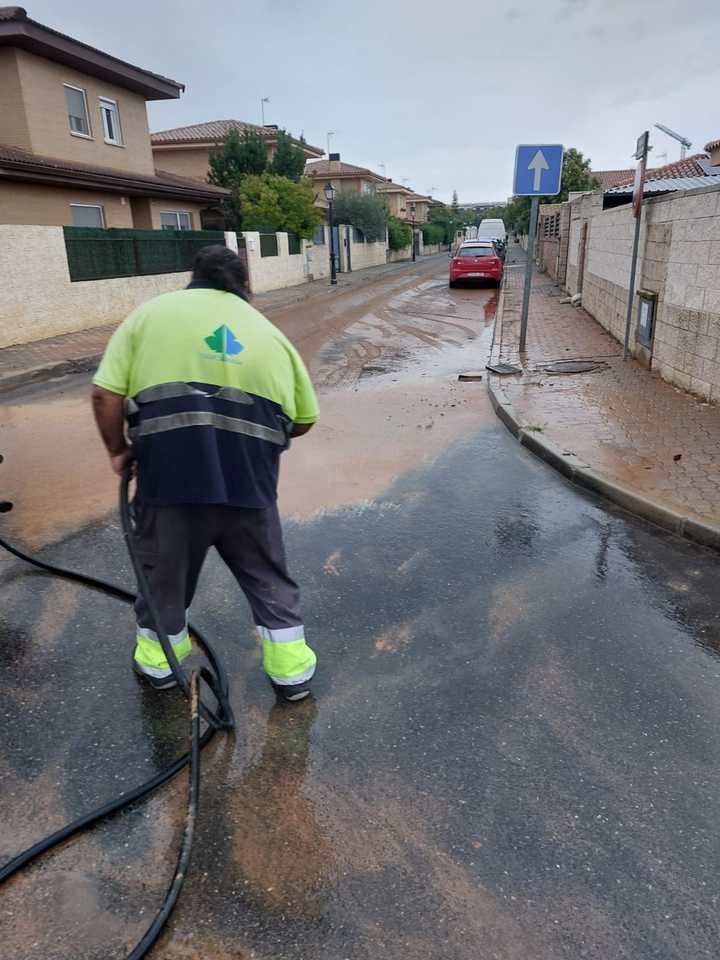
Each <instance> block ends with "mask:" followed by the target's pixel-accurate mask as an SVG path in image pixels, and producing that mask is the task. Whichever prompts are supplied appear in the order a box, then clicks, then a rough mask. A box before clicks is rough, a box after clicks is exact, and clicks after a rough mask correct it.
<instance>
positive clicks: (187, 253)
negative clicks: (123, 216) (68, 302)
mask: <svg viewBox="0 0 720 960" xmlns="http://www.w3.org/2000/svg"><path fill="white" fill-rule="evenodd" d="M63 231H64V234H65V250H66V253H67V261H68V269H69V271H70V279H71V280H72V281H76V280H108V279H110V278H111V277H138V276H147V275H149V274H158V273H184V272H185V271H187V270H190V269H191V268H192V264H193V260H194V259H195V255H196V253H197V252H198V250H200V249H201V248H202V247H206V246H208V244H212V243H221V244H224V242H225V238H224V235H223V233H222V231H219V230H118V229H112V228H111V229H109V230H105V229H101V228H99V227H63Z"/></svg>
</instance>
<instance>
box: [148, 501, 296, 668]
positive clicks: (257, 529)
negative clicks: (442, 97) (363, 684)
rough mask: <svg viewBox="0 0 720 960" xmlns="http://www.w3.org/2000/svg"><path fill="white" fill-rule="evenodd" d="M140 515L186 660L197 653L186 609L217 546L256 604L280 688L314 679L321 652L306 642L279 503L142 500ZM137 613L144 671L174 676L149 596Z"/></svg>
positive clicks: (160, 606) (151, 574)
mask: <svg viewBox="0 0 720 960" xmlns="http://www.w3.org/2000/svg"><path fill="white" fill-rule="evenodd" d="M134 511H135V521H136V526H135V535H134V544H135V549H136V551H137V554H138V557H139V558H140V560H141V562H142V565H143V568H144V570H145V573H146V576H147V578H148V582H149V584H150V590H151V592H152V596H153V599H154V601H155V604H156V606H157V610H158V615H159V616H160V618H161V621H162V627H163V629H164V630H165V632H166V633H167V634H168V636H169V637H170V640H171V642H172V644H173V649H174V651H175V653H176V656H177V657H178V659H179V660H182V659H184V658H185V657H186V656H187V654H188V653H189V652H190V640H189V637H188V636H187V610H188V608H189V606H190V604H191V602H192V599H193V596H194V595H195V589H196V587H197V582H198V577H199V576H200V571H201V569H202V566H203V563H204V561H205V557H206V556H207V553H208V550H209V549H210V547H215V548H216V549H217V551H218V553H219V554H220V556H221V558H222V559H223V560H224V562H225V563H226V564H227V566H228V567H229V568H230V570H231V572H232V574H233V575H234V577H235V579H236V580H237V582H238V584H239V585H240V588H241V589H242V591H243V593H244V594H245V596H246V598H247V600H248V602H249V604H250V607H251V610H252V613H253V617H254V620H255V624H256V627H257V629H258V633H259V635H260V638H261V640H262V643H263V655H264V656H263V660H264V666H265V670H266V672H267V673H268V675H269V676H270V678H271V679H272V680H273V681H275V682H276V683H279V684H295V683H301V682H304V681H306V680H309V678H310V677H311V676H312V674H313V672H314V668H315V654H314V653H313V652H312V650H310V648H309V647H308V646H307V645H306V643H305V636H304V630H303V624H302V615H301V610H300V591H299V589H298V586H297V584H296V583H295V581H294V580H293V579H292V578H291V577H290V575H289V574H288V572H287V566H286V560H285V548H284V545H283V537H282V528H281V525H280V517H279V515H278V510H277V506H272V507H268V508H266V509H262V510H257V509H249V508H243V507H229V506H218V505H202V504H188V505H180V506H168V507H155V506H149V505H147V504H143V503H142V502H138V500H136V501H135V504H134ZM135 613H136V615H137V623H138V631H137V643H136V648H135V661H136V664H137V666H138V667H139V668H140V669H141V670H142V671H143V672H145V673H147V674H149V675H151V676H154V677H164V676H167V675H168V674H169V672H170V670H169V665H168V663H167V660H166V659H165V656H164V654H163V653H162V648H161V647H160V644H159V642H158V640H157V636H156V634H155V633H154V631H153V629H152V625H151V622H150V619H149V616H148V610H147V607H146V605H145V603H144V602H143V600H142V598H138V600H137V602H136V604H135Z"/></svg>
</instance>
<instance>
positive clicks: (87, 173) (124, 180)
mask: <svg viewBox="0 0 720 960" xmlns="http://www.w3.org/2000/svg"><path fill="white" fill-rule="evenodd" d="M0 170H3V171H8V170H10V171H13V172H16V173H19V174H21V173H23V172H25V173H28V174H30V173H38V172H39V173H47V174H48V175H50V176H52V175H53V174H55V175H57V176H58V177H62V176H66V177H72V178H74V179H82V178H83V177H87V178H89V179H93V180H95V181H97V182H98V183H99V184H100V186H101V187H102V184H101V181H105V182H106V183H107V184H108V185H109V186H112V187H114V188H118V187H123V188H127V189H128V190H129V191H132V189H133V187H134V188H136V189H138V190H143V191H144V192H148V191H150V190H152V189H153V188H157V190H158V193H164V194H167V193H169V192H171V190H172V189H173V188H176V189H177V190H178V192H179V193H181V194H184V195H188V193H195V194H196V195H197V196H198V198H205V199H212V198H215V197H216V198H218V199H220V198H222V197H224V196H227V194H228V193H229V191H228V190H225V189H224V188H223V187H216V186H213V185H212V184H209V183H204V182H202V181H200V180H191V179H190V178H189V177H178V176H177V175H176V174H174V173H166V172H164V171H160V170H158V171H157V172H156V175H154V176H153V175H152V174H140V173H133V172H131V171H128V170H118V169H116V168H114V167H100V166H95V165H93V164H86V163H76V162H75V161H73V160H62V159H60V158H59V157H44V156H40V155H38V154H34V153H29V152H28V151H27V150H20V149H19V148H18V147H12V146H8V145H7V144H0ZM5 176H7V173H6V172H5Z"/></svg>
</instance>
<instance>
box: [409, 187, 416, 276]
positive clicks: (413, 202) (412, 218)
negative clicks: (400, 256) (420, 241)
mask: <svg viewBox="0 0 720 960" xmlns="http://www.w3.org/2000/svg"><path fill="white" fill-rule="evenodd" d="M408 206H409V207H410V217H411V222H412V258H413V263H414V262H415V260H416V257H415V201H414V200H411V201H410V203H409V204H408Z"/></svg>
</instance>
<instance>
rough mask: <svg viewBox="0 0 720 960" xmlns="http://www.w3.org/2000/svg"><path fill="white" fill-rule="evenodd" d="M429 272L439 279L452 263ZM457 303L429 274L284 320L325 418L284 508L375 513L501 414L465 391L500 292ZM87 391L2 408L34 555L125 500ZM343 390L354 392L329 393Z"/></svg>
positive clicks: (17, 526)
mask: <svg viewBox="0 0 720 960" xmlns="http://www.w3.org/2000/svg"><path fill="white" fill-rule="evenodd" d="M440 268H441V270H443V271H444V269H445V266H444V264H440ZM423 269H424V270H435V271H437V270H438V264H437V263H435V264H427V265H423ZM453 294H454V292H453ZM453 294H451V295H449V294H448V290H447V283H446V282H445V281H440V280H438V279H436V278H433V279H428V278H427V273H424V272H421V273H420V274H419V275H418V274H411V275H399V276H398V275H394V276H393V275H391V276H390V277H388V278H387V279H383V278H379V280H378V282H377V284H372V285H371V284H368V286H366V287H362V288H359V289H355V290H351V291H348V292H346V293H342V294H341V295H340V296H338V297H330V295H328V299H327V300H323V301H321V302H320V303H318V302H315V300H316V299H317V298H315V299H314V300H313V301H311V302H307V303H300V304H292V305H290V306H287V307H285V308H283V309H281V310H279V311H277V310H276V311H272V312H271V319H272V320H273V322H274V323H277V325H278V326H279V327H280V328H281V329H282V330H284V332H286V333H287V334H288V335H290V336H291V338H292V339H293V340H294V342H295V343H296V344H297V345H298V346H299V347H300V349H301V350H302V353H303V355H304V357H305V360H306V362H307V363H308V364H309V365H310V367H311V370H312V373H313V376H314V379H315V381H316V384H317V386H318V389H319V392H320V405H321V417H322V419H321V422H320V424H319V426H318V427H316V428H315V430H314V431H313V432H312V434H310V436H309V437H307V438H303V439H302V441H301V442H300V441H298V442H297V443H295V444H293V447H292V449H291V451H290V452H289V453H287V454H285V456H284V457H283V464H282V469H281V478H282V479H281V509H283V510H284V511H285V512H287V513H291V514H297V515H298V516H311V515H313V514H315V513H317V512H318V511H319V510H321V509H322V508H323V507H334V506H337V505H339V504H350V503H357V502H361V501H362V500H364V499H366V498H368V497H371V496H374V495H375V494H377V493H378V492H380V491H382V490H383V489H384V488H385V487H386V486H387V485H389V484H390V483H392V482H393V480H394V479H395V478H396V477H397V476H398V475H399V473H401V472H403V471H404V470H406V469H408V468H409V467H412V466H415V465H418V466H420V465H422V464H423V463H426V462H428V461H429V460H431V459H432V458H433V457H434V456H436V455H437V454H438V453H439V452H440V451H441V450H443V449H444V448H445V447H446V446H447V445H449V444H450V443H451V442H452V441H453V440H454V439H456V438H457V437H458V436H461V435H462V434H463V432H464V431H466V430H467V429H469V428H470V425H471V423H473V422H474V424H475V426H477V424H478V416H479V415H480V414H479V409H480V408H481V407H482V408H483V409H484V408H487V409H486V410H485V416H486V417H488V418H490V417H491V416H492V414H491V413H490V412H489V405H488V404H487V403H483V404H478V403H477V398H474V399H475V402H474V404H473V406H474V410H473V411H471V409H470V408H469V405H468V400H469V396H470V395H469V393H468V392H463V391H458V390H457V387H456V385H455V384H454V383H453V380H454V378H455V377H456V375H457V371H458V370H459V369H462V368H464V367H467V366H468V364H469V363H471V356H472V354H473V353H474V352H475V350H476V348H477V347H479V351H478V352H477V353H476V354H475V356H476V362H477V361H478V360H480V359H481V360H482V361H483V362H484V357H485V355H486V353H487V346H488V344H487V342H486V341H485V340H484V341H483V342H482V344H481V343H480V341H479V340H478V339H477V338H478V337H480V336H481V335H482V334H483V333H488V332H489V327H488V326H487V323H488V321H487V318H486V317H484V316H483V309H484V304H485V303H486V302H487V300H488V297H489V296H490V291H485V290H477V291H472V292H471V295H470V296H465V297H460V296H457V295H453ZM433 313H436V314H438V316H437V317H433V316H431V314H433ZM443 315H445V316H447V315H452V316H453V317H454V318H455V320H458V321H461V323H459V324H451V323H448V322H447V320H443V319H442V316H443ZM471 341H474V343H472V342H471ZM375 361H378V362H379V363H380V364H381V368H380V371H379V372H380V373H382V370H384V369H387V370H388V376H387V377H384V376H377V377H376V376H373V377H372V378H371V380H372V386H371V389H367V387H368V383H367V380H368V378H367V375H364V373H363V368H364V367H365V366H366V365H367V364H368V363H373V362H375ZM411 371H412V372H411ZM374 372H376V371H373V373H374ZM361 378H362V382H361ZM413 378H414V379H415V381H416V382H414V383H413ZM87 381H88V378H87V377H82V378H77V377H75V378H68V379H66V380H62V381H60V382H57V383H54V384H43V385H39V386H35V387H32V388H26V389H25V390H23V391H20V392H19V393H18V394H15V395H14V398H12V399H10V400H9V402H6V403H4V404H2V405H0V454H3V455H4V456H5V462H4V463H3V464H2V466H0V493H1V494H2V498H3V499H10V500H13V501H14V502H15V505H16V509H15V510H14V511H13V512H12V513H10V514H8V515H7V517H4V518H3V530H5V531H6V532H7V534H8V535H9V536H10V537H12V538H14V539H17V540H18V541H19V542H21V543H22V544H24V545H26V546H27V547H29V548H30V549H33V550H36V549H38V548H40V547H42V546H44V545H46V544H49V543H52V542H54V541H57V540H58V539H60V538H62V537H63V536H65V535H66V534H68V533H70V532H72V531H74V530H77V529H78V528H79V527H80V526H82V525H83V524H86V523H88V522H92V521H94V520H97V519H100V518H102V517H105V516H107V514H108V513H110V512H111V511H112V510H113V509H114V508H115V504H116V502H117V478H116V477H115V476H114V475H113V474H112V473H111V471H110V469H109V465H108V461H107V457H106V455H105V453H104V450H103V449H102V446H101V444H100V442H99V440H98V438H97V433H96V429H95V425H94V423H93V418H92V411H91V408H90V398H89V393H90V386H89V383H88V382H87ZM418 382H419V385H418ZM336 384H337V385H341V386H343V387H344V388H345V390H344V391H343V392H340V391H336V390H332V389H329V390H328V388H329V387H332V386H333V385H336ZM349 386H350V387H352V388H353V389H352V390H350V391H349V390H348V389H347V388H348V387H349ZM483 395H484V388H483ZM420 422H422V426H425V427H428V430H429V432H432V434H433V435H432V437H431V438H430V437H427V438H424V439H423V443H422V444H418V442H417V438H416V437H412V436H410V435H409V434H410V431H411V430H414V429H415V427H416V426H417V424H418V423H420Z"/></svg>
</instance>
